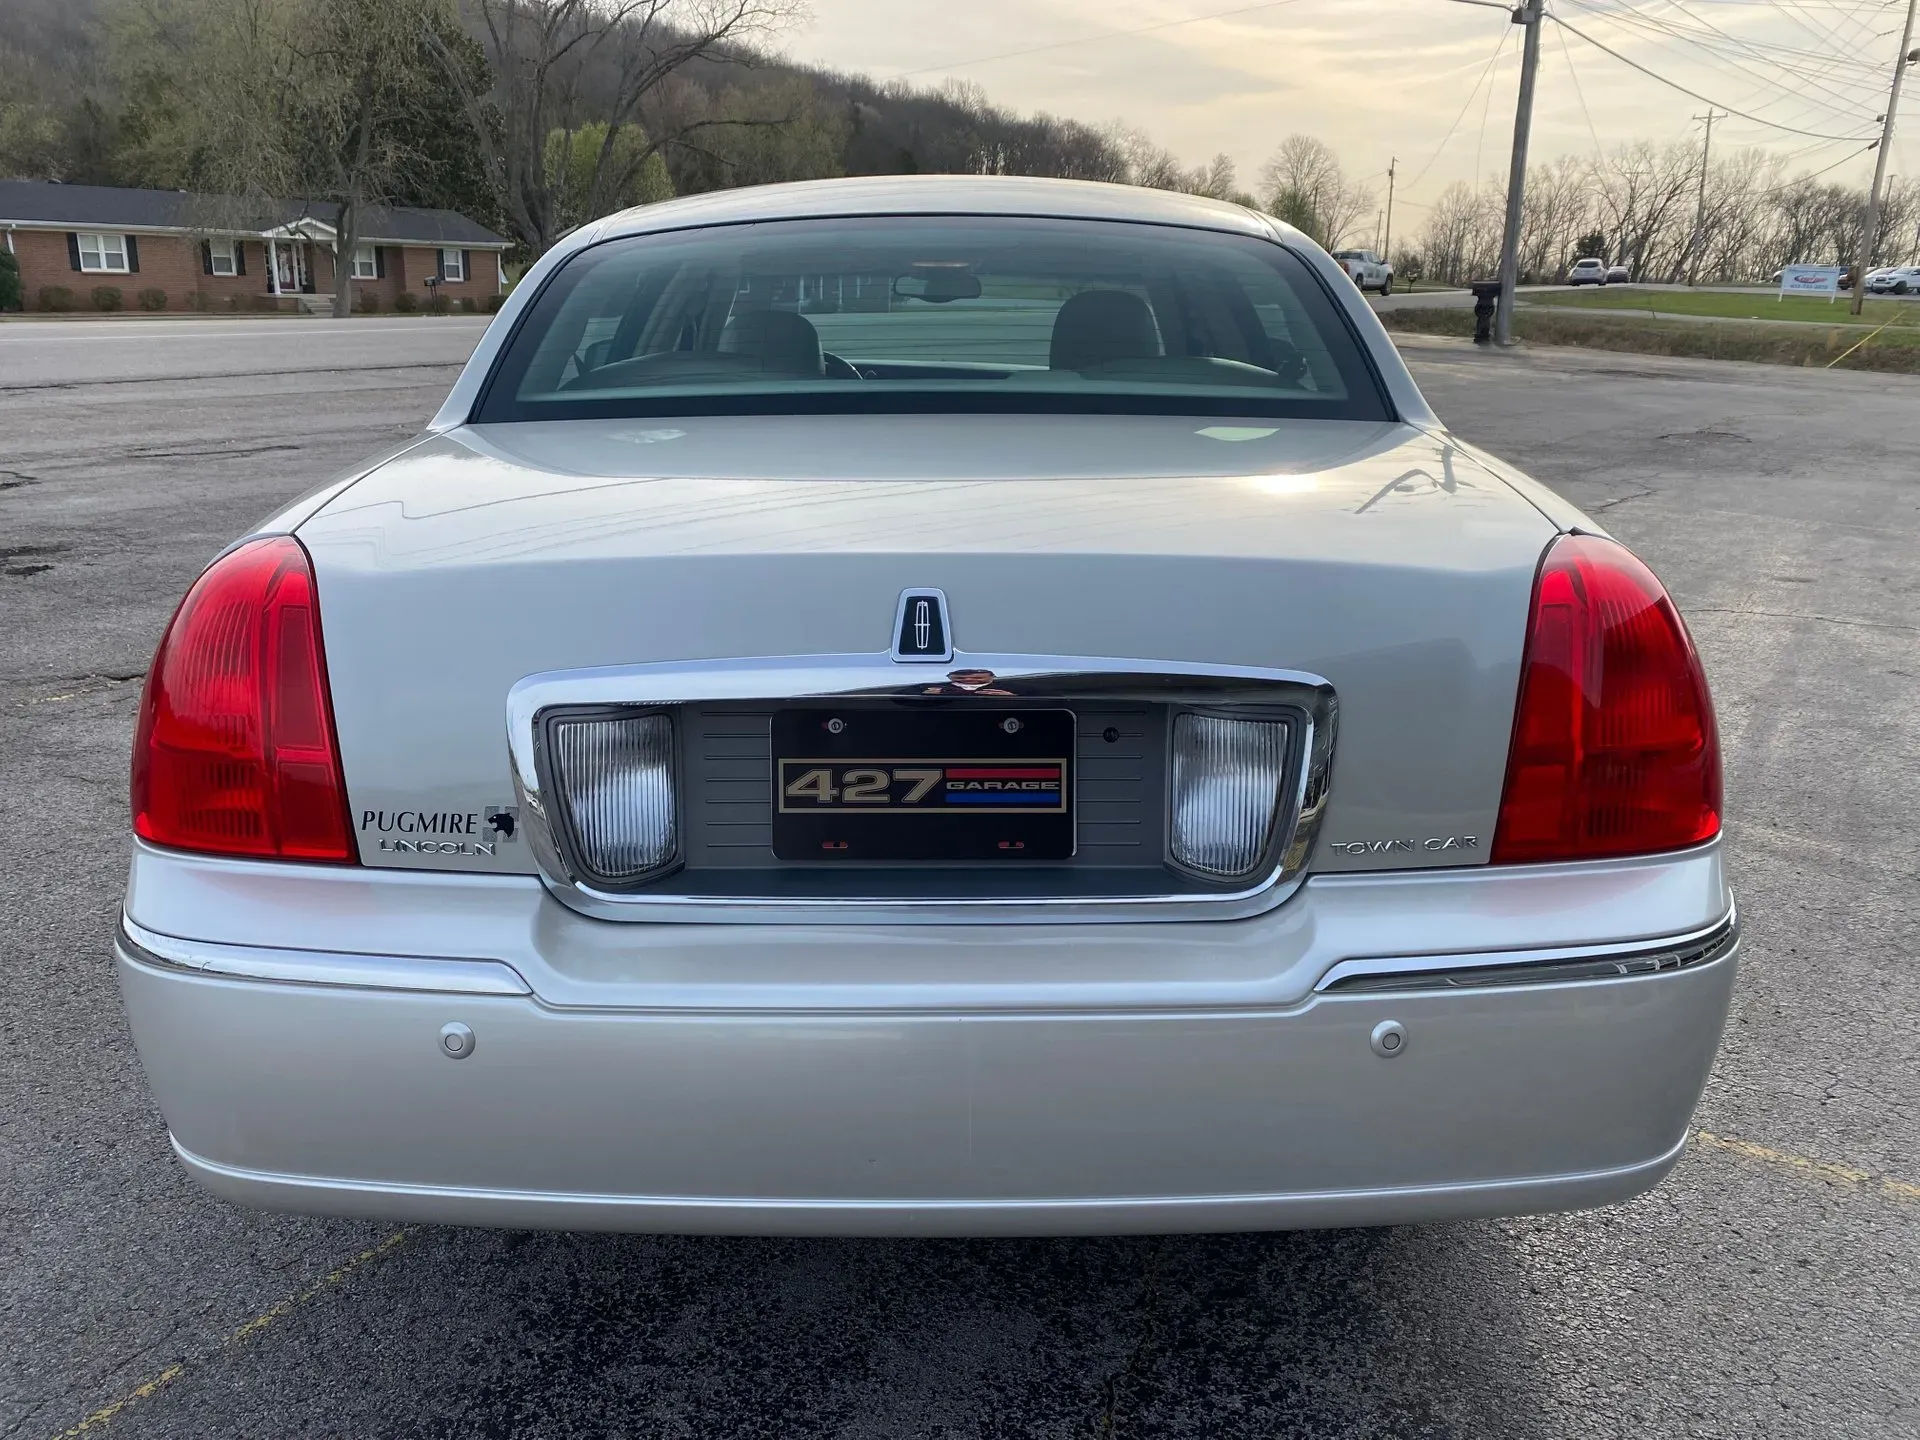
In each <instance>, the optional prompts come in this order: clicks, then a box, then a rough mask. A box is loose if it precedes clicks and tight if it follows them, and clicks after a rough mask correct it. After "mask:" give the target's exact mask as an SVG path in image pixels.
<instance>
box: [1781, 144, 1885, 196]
mask: <svg viewBox="0 0 1920 1440" xmlns="http://www.w3.org/2000/svg"><path fill="white" fill-rule="evenodd" d="M1879 143H1880V142H1879V141H1878V140H1869V141H1868V142H1867V143H1866V144H1865V145H1862V146H1861V147H1860V148H1859V149H1858V150H1849V151H1848V152H1847V153H1846V154H1844V155H1842V156H1841V157H1840V158H1839V159H1838V160H1836V161H1834V162H1833V163H1832V164H1831V165H1822V166H1821V167H1820V168H1819V169H1818V170H1815V171H1812V172H1810V173H1809V174H1806V175H1796V176H1794V177H1793V179H1791V180H1787V181H1783V182H1782V183H1781V184H1778V185H1773V186H1769V187H1768V188H1767V189H1765V190H1762V191H1761V192H1760V193H1761V194H1762V195H1778V194H1779V193H1780V192H1781V191H1782V190H1791V189H1793V187H1794V186H1796V185H1804V184H1806V183H1807V181H1809V180H1818V179H1819V178H1820V177H1821V176H1822V175H1824V174H1826V173H1827V172H1828V171H1829V170H1838V169H1839V168H1840V167H1841V166H1842V165H1845V164H1846V163H1847V162H1848V161H1849V160H1858V159H1859V158H1860V157H1861V156H1862V155H1865V154H1867V153H1868V152H1869V151H1870V150H1872V149H1873V147H1874V146H1876V145H1878V144H1879ZM1799 153H1800V154H1802V155H1804V154H1806V153H1807V152H1806V151H1804V150H1802V151H1800V152H1799Z"/></svg>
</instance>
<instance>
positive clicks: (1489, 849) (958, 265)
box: [116, 177, 1736, 1235]
mask: <svg viewBox="0 0 1920 1440" xmlns="http://www.w3.org/2000/svg"><path fill="white" fill-rule="evenodd" d="M132 809H133V827H134V832H135V835H136V841H135V845H134V855H133V871H132V879H131V882H130V884H129V886H128V890H127V901H126V914H125V920H124V922H123V925H122V928H121V930H120V933H119V935H118V938H117V945H116V953H117V956H118V967H119V974H120V980H121V984H122V987H123V989H124V992H125V997H126V1004H127V1008H128V1011H129V1013H130V1015H131V1017H132V1025H133V1032H134V1035H135V1037H136V1038H137V1040H138V1042H139V1048H140V1054H141V1057H142V1059H143V1061H144V1062H145V1066H146V1071H147V1074H148V1077H149V1078H150V1080H151V1083H152V1086H153V1090H154V1093H155V1095H156V1096H157V1097H158V1100H159V1103H160V1107H161V1109H162V1110H163V1111H164V1112H165V1115H166V1120H167V1123H168V1125H169V1127H170V1128H171V1131H172V1135H173V1143H174V1146H175V1148H176V1150H177V1151H178V1153H179V1155H180V1159H181V1161H182V1163H184V1164H185V1165H186V1167H187V1169H188V1170H189V1171H190V1172H191V1173H192V1174H193V1176H194V1177H195V1178H196V1179H197V1180H199V1181H200V1182H201V1183H202V1184H203V1185H205V1186H206V1187H208V1188H209V1189H211V1190H213V1191H215V1192H216V1193H218V1194H220V1195H223V1196H227V1197H229V1198H231V1199H234V1200H238V1201H241V1202H244V1203H246V1204H250V1205H259V1206H266V1207H271V1208H278V1209H288V1210H299V1211H311V1212H328V1213H337V1214H347V1215H377V1216H391V1217H405V1218H409V1219H416V1220H428V1221H456V1222H469V1223H476V1224H490V1225H516V1226H551V1227H569V1228H589V1227H598V1228H605V1229H625V1230H657V1231H739V1232H762V1233H765V1232H786V1233H803V1232H838V1233H866V1234H874V1233H918V1234H962V1235H983V1234H1020V1233H1047V1232H1059V1233H1097V1232H1116V1231H1122V1232H1124V1231H1177V1230H1227V1229H1258V1228H1286V1227H1299V1226H1329V1225H1379V1224H1393V1223H1400V1222H1409V1221H1420V1220H1437V1219H1446V1218H1452V1217H1462V1216H1487V1215H1499V1214H1510V1213H1516V1212H1532V1211H1547V1210H1563V1209H1570V1208H1575V1207H1579V1206H1589V1205H1602V1204H1607V1203H1610V1202H1614V1201H1618V1200H1621V1199H1624V1198H1626V1197H1628V1196H1632V1195H1635V1194H1637V1193H1639V1192H1641V1191H1644V1190H1646V1189H1648V1188H1649V1187H1650V1186H1652V1185H1653V1184H1655V1183H1656V1182H1657V1181H1658V1180H1659V1179H1660V1178H1661V1176H1662V1175H1663V1174H1665V1172H1666V1171H1667V1169H1668V1168H1669V1167H1670V1166H1671V1165H1672V1164H1673V1163H1674V1160H1675V1158H1676V1156H1677V1155H1678V1154H1679V1152H1680V1149H1681V1146H1682V1143H1683V1141H1684V1139H1685V1136H1686V1131H1687V1126H1688V1122H1689V1119H1690V1117H1691V1114H1692V1111H1693V1107H1694V1105H1695V1103H1696V1101H1697V1100H1698V1098H1699V1095H1700V1092H1701V1088H1702V1086H1703V1084H1704V1083H1705V1081H1706V1078H1707V1073H1708V1070H1709V1068H1710V1067H1711V1065H1712V1062H1713V1058H1714V1052H1715V1048H1716V1046H1717V1044H1718V1042H1719V1037H1720V1032H1721V1027H1722V1024H1723V1022H1724V1019H1725V1016H1726V1011H1727V1003H1728V994H1729V990H1730V988H1731V986H1732V984H1733V976H1734V965H1735V951H1736V931H1735V922H1734V910H1733V902H1732V898H1731V895H1730V893H1729V891H1728V887H1727V881H1726V876H1725V869H1724V863H1723V857H1722V853H1721V844H1720V826H1721V788H1720V761H1719V751H1718V745H1717V741H1716V738H1715V732H1714V719H1713V711H1712V705H1711V702H1710V700H1709V698H1708V693H1707V686H1706V681H1705V679H1704V677H1703V675H1702V672H1701V666H1700V661H1699V658H1698V657H1697V655H1696V654H1695V651H1694V647H1693V644H1692V642H1691V640H1690V639H1689V637H1688V634H1687V629H1686V626H1685V625H1684V624H1683V623H1682V621H1681V619H1680V616H1679V615H1678V613H1677V612H1676V611H1675V609H1674V605H1673V602H1672V601H1671V600H1670V599H1669V598H1668V596H1667V594H1666V592H1665V590H1663V589H1662V588H1661V585H1660V582H1659V581H1658V580H1657V579H1655V578H1654V576H1653V575H1652V573H1651V572H1650V571H1649V570H1648V569H1647V567H1646V566H1645V565H1643V564H1642V563H1641V562H1640V561H1639V560H1637V559H1635V558H1634V556H1633V555H1632V554H1631V553H1630V552H1628V551H1627V550H1626V549H1624V548H1623V547H1622V546H1620V545H1619V544H1618V543H1617V542H1615V541H1613V540H1611V539H1609V538H1608V537H1607V535H1606V534H1605V533H1604V532H1603V531H1602V530H1601V529H1600V528H1599V527H1598V526H1596V525H1595V524H1594V523H1593V522H1592V521H1590V520H1588V519H1587V518H1586V517H1585V516H1583V515H1581V514H1580V513H1579V512H1578V511H1577V510H1575V509H1574V508H1573V507H1572V506H1570V505H1568V504H1567V503H1566V502H1565V501H1563V500H1561V499H1559V498H1558V497H1557V496H1555V495H1554V494H1552V493H1551V492H1550V491H1548V490H1546V489H1545V488H1543V487H1542V486H1540V485H1538V484H1536V483H1535V482H1533V481H1531V480H1529V479H1527V478H1526V477H1525V476H1523V475H1520V474H1517V473H1516V472H1514V471H1513V470H1512V469H1510V468H1508V467H1507V466H1505V465H1503V464H1501V463H1500V462H1499V461H1497V460H1495V459H1493V458H1491V457H1489V456H1487V455H1485V454H1482V453H1480V452H1479V451H1477V450H1475V449H1473V448H1472V447H1471V446H1468V445H1465V444H1463V443H1461V442H1460V441H1459V440H1457V439H1455V438H1454V437H1453V436H1452V435H1450V434H1449V433H1448V431H1447V430H1446V428H1445V427H1444V426H1443V425H1442V424H1441V423H1440V421H1439V420H1438V419H1436V418H1435V416H1434V414H1433V412H1432V411H1431V410H1430V409H1429V408H1428V407H1427V404H1426V402H1425V401H1424V400H1423V399H1422V398H1421V396H1420V392H1419V391H1418V390H1417V389H1416V388H1415V387H1414V384H1413V381H1412V380H1411V379H1410V378H1409V376H1408V373H1407V370H1406V368H1405V367H1404V366H1403V365H1402V364H1401V362H1400V360H1399V358H1398V356H1397V355H1396V354H1395V352H1394V348H1393V346H1392V345H1391V344H1390V343H1389V341H1388V339H1387V337H1386V335H1385V333H1384V332H1383V331H1382V330H1381V327H1380V326H1379V324H1378V323H1377V322H1376V320H1375V319H1374V317H1373V315H1372V313H1371V312H1370V311H1369V310H1368V308H1367V305H1366V303H1365V302H1364V301H1363V300H1362V298H1361V297H1360V295H1359V293H1358V292H1357V291H1356V290H1355V289H1354V288H1353V286H1352V284H1351V283H1350V282H1349V281H1348V280H1347V278H1346V276H1345V275H1344V274H1342V273H1341V269H1340V267H1339V266H1338V265H1337V264H1336V263H1335V262H1334V261H1333V260H1332V259H1331V258H1330V257H1329V256H1327V255H1326V254H1325V253H1323V252H1322V251H1321V250H1320V249H1318V248H1317V247H1316V246H1315V245H1314V244H1313V243H1312V242H1311V241H1309V240H1307V239H1306V238H1304V237H1303V236H1302V235H1300V234H1299V233H1297V232H1295V231H1293V230H1291V229H1289V228H1287V227H1286V226H1284V225H1281V224H1279V223H1278V222H1276V221H1274V220H1272V219H1270V218H1268V217H1267V216H1265V215H1260V214H1256V213H1254V212H1252V211H1249V210H1246V209H1242V208H1240V207H1238V206H1235V205H1230V204H1223V203H1219V202H1215V201H1210V200H1204V199H1197V198H1194V197H1191V196H1184V195H1173V194H1164V193H1158V192H1154V191H1147V190H1137V189H1129V188H1124V187H1119V186H1108V185H1092V184H1080V183H1073V182H1064V181H1047V180H1018V179H999V178H977V177H926V178H919V177H912V178H889V179H880V180H845V181H826V182H818V183H812V184H802V185H787V186H774V187H769V188H764V189H754V190H737V191H732V192H729V193H724V194H714V195H703V196H697V197H693V198H690V199H685V200H678V201H672V202H669V203H666V204H660V205H653V206H649V207H647V208H645V209H643V210H636V211H632V212H629V213H627V214H623V215H616V216H613V217H611V218H609V219H605V220H601V221H597V222H595V223H593V224H590V225H588V226H586V227H585V228H583V229H582V230H580V231H578V232H576V233H575V234H573V235H571V236H570V237H568V238H567V239H566V240H565V241H564V242H563V243H562V244H560V245H559V246H558V247H557V248H555V249H554V250H553V251H552V252H550V253H549V254H547V255H546V256H545V257H544V258H543V259H541V260H540V262H539V263H538V264H537V265H535V266H534V267H533V269H532V270H531V271H530V272H529V273H528V274H527V276H526V278H525V279H524V280H522V281H521V283H520V285H519V287H518V288H517V289H516V290H515V291H514V293H513V295H512V297H511V299H510V300H509V302H508V303H507V305H506V307H505V308H504V309H503V310H502V311H501V312H500V315H499V317H498V318H497V319H496V320H495V321H494V322H493V324H492V326H491V327H490V328H489V329H488V330H487V332H486V335H485V337H484V338H483V339H482V340H481V342H480V345H479V348H478V349H477V350H476V351H475V352H474V355H473V358H472V360H471V361H470V362H469V363H468V365H467V367H466V369H465V370H464V371H463V372H462V374H461V376H460V378H459V380H458V382H457V383H456V384H455V385H454V387H453V390H452V393H451V394H450V395H449V396H448V398H447V401H446V403H445V405H444V406H442V408H441V410H440V412H439V414H438V415H436V416H435V417H434V419H433V421H432V423H431V425H430V426H429V427H428V428H427V430H426V432H425V433H424V434H423V435H421V436H419V437H417V438H415V439H413V440H411V441H409V442H407V443H406V444H404V445H400V446H398V447H397V448H395V449H393V450H391V451H389V452H388V453H386V454H384V455H381V456H379V457H376V458H375V459H373V460H371V461H369V462H368V463H366V464H365V465H362V466H360V467H358V468H356V469H355V470H354V471H353V472H351V473H350V474H348V475H347V476H345V477H344V478H342V479H340V480H338V481H336V482H334V483H332V484H330V485H328V486H326V487H325V488H324V489H322V490H320V491H318V492H316V493H314V494H312V495H310V496H308V497H306V498H305V499H303V500H300V501H297V502H295V503H294V504H292V505H290V506H288V508H287V509H285V510H284V511H282V512H281V513H280V514H278V515H275V516H273V517H272V518H270V519H268V520H267V521H265V522H264V523H263V524H261V526H260V527H259V528H258V529H257V530H255V531H254V532H253V533H252V534H250V535H248V536H247V537H245V538H244V539H241V540H239V541H236V542H235V543H234V544H233V545H231V546H230V547H229V548H228V549H227V550H226V551H224V552H223V553H222V554H221V555H220V556H219V558H217V559H216V560H214V562H213V563H212V564H211V565H210V566H209V567H208V568H207V569H206V571H205V572H204V573H203V574H202V575H201V576H200V578H199V579H198V580H196V581H195V582H194V584H193V587H192V589H191V590H189V591H188V593H187V596H186V599H185V600H184V601H183V602H182V604H181V606H180V608H179V611H178V612H177V613H176V614H175V615H174V617H173V620H172V622H171V623H170V625H169V626H168V627H167V631H166V634H165V637H164V638H163V639H162V640H161V642H160V647H159V652H158V654H157V655H156V656H155V657H154V661H153V667H152V670H151V672H150V673H149V676H148V679H147V686H146V693H145V696H144V698H143V700H142V702H141V708H140V714H139V723H138V733H137V736H136V739H135V742H134V755H133V795H132Z"/></svg>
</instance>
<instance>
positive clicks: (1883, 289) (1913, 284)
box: [1866, 265, 1920, 295]
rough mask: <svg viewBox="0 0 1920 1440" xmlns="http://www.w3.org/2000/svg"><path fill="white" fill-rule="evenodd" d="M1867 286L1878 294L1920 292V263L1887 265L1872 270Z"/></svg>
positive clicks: (1868, 275)
mask: <svg viewBox="0 0 1920 1440" xmlns="http://www.w3.org/2000/svg"><path fill="white" fill-rule="evenodd" d="M1866 288H1867V289H1869V290H1871V291H1872V292H1873V293H1874V294H1876V295H1911V294H1915V293H1920V265H1887V266H1884V267H1882V268H1881V269H1879V270H1870V271H1868V272H1867V286H1866Z"/></svg>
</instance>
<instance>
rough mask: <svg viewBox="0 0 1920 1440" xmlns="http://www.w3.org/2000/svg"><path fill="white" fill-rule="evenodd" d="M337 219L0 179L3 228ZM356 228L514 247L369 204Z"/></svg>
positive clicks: (318, 207) (220, 229) (309, 206)
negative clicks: (10, 226) (17, 226)
mask: <svg viewBox="0 0 1920 1440" xmlns="http://www.w3.org/2000/svg"><path fill="white" fill-rule="evenodd" d="M339 215H340V207H339V206H338V205H335V204H333V203H332V202H331V201H326V200H248V199H242V198H239V197H237V196H229V195H195V194H191V193H189V192H188V191H185V190H131V189H122V188H120V187H118V186H113V185H62V184H60V183H58V182H56V181H52V180H0V225H8V224H20V225H31V226H45V227H59V226H68V225H88V226H94V225H97V226H102V227H106V228H113V229H123V230H162V231H165V230H184V231H191V232H194V233H214V234H229V235H230V234H245V235H263V234H265V233H267V232H268V231H279V230H283V229H284V228H285V227H286V226H288V225H292V224H294V223H296V222H299V221H302V220H304V221H309V222H317V223H318V224H319V225H321V226H324V227H325V228H326V229H328V230H331V229H333V226H334V222H335V221H336V220H337V219H339ZM359 228H360V238H361V239H362V240H368V241H382V242H385V243H388V244H415V245H466V246H473V247H476V248H480V249H505V248H506V247H507V245H508V244H509V243H511V242H509V241H508V240H506V239H505V238H503V237H502V236H499V235H496V234H494V233H493V232H492V231H491V230H489V229H487V228H486V227H485V226H484V225H480V224H477V223H475V222H474V221H472V220H469V219H468V218H467V217H466V216H464V215H461V214H457V213H456V212H454V211H452V210H419V209H414V208H412V207H408V206H381V205H369V206H366V207H365V208H364V209H362V211H361V213H360V226H359Z"/></svg>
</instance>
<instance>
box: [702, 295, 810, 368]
mask: <svg viewBox="0 0 1920 1440" xmlns="http://www.w3.org/2000/svg"><path fill="white" fill-rule="evenodd" d="M720 349H721V351H722V352H723V353H725V354H732V355H745V356H749V357H751V358H752V359H755V360H758V361H759V362H760V368H761V369H763V370H768V371H772V372H773V373H774V374H777V375H819V374H822V373H824V367H823V366H822V364H821V361H820V332H819V331H818V330H815V329H814V328H813V322H812V321H811V320H809V319H807V318H806V317H805V316H804V315H796V314H794V313H793V311H791V310H746V311H743V312H741V313H740V314H738V315H735V316H734V317H733V319H731V320H729V321H728V322H727V328H726V329H725V330H723V331H721V332H720Z"/></svg>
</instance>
